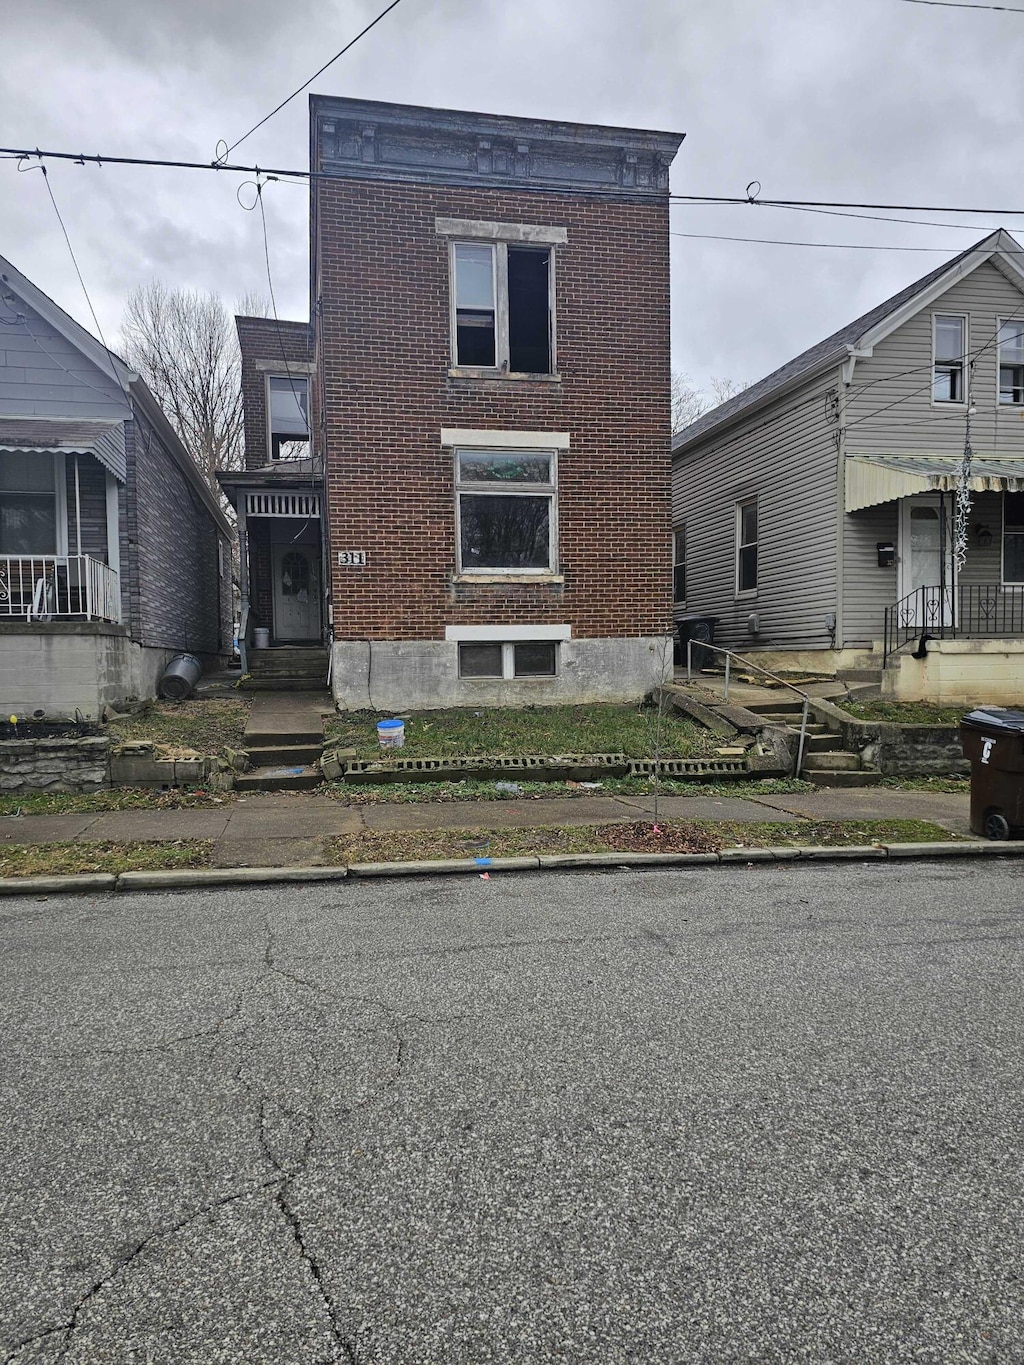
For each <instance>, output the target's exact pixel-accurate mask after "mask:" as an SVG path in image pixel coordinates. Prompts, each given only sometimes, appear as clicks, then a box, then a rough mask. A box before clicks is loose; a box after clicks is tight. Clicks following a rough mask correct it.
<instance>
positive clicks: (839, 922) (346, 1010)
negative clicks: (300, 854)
mask: <svg viewBox="0 0 1024 1365" xmlns="http://www.w3.org/2000/svg"><path fill="white" fill-rule="evenodd" d="M1022 892H1024V877H1022V874H1021V871H1020V870H1018V868H1017V867H1016V866H1015V865H1014V864H1011V863H1005V864H1003V863H999V864H992V865H986V864H983V863H979V862H974V861H972V862H970V863H952V862H945V863H943V862H939V861H936V862H933V863H915V864H912V865H909V866H907V867H905V868H903V867H891V866H879V865H877V864H863V865H838V866H826V865H822V866H805V867H799V866H796V867H790V866H784V865H780V866H757V867H753V868H749V869H744V868H735V869H730V870H723V869H711V870H709V871H707V872H704V871H703V870H696V869H695V870H687V871H685V872H682V873H680V872H679V871H677V870H671V869H668V870H650V871H645V872H639V873H638V872H626V871H611V872H608V873H593V874H573V875H564V874H563V875H557V874H556V875H532V876H518V877H502V876H500V875H497V874H492V876H491V877H490V879H489V880H488V881H482V880H480V879H478V878H476V877H473V878H464V877H460V878H451V879H445V880H437V879H430V880H410V881H393V882H381V883H367V882H357V881H355V880H353V881H352V882H350V883H344V884H334V885H330V886H317V885H310V886H303V887H295V888H285V887H272V888H267V889H249V888H246V889H238V890H231V891H206V892H199V893H173V894H165V895H164V894H153V895H140V896H136V897H130V896H127V895H118V896H116V897H96V898H88V899H87V898H67V899H61V898H57V897H53V898H50V899H45V900H29V901H26V900H23V899H21V898H11V899H8V900H6V901H0V1054H2V1057H0V1171H2V1186H0V1285H2V1290H0V1360H2V1361H4V1362H6V1365H44V1363H45V1365H56V1362H67V1365H97V1363H98V1362H103V1363H104V1365H106V1363H107V1362H115V1363H116V1365H129V1362H132V1363H134V1365H143V1362H145V1363H146V1365H165V1363H166V1365H171V1363H173V1365H181V1363H182V1362H196V1365H199V1363H200V1362H201V1363H202V1365H214V1363H215V1362H231V1363H232V1365H234V1363H235V1362H244V1363H245V1365H262V1363H264V1362H265V1363H266V1365H286V1363H289V1362H294V1363H295V1365H313V1363H314V1362H317V1363H319V1362H322V1363H323V1365H327V1362H342V1365H354V1363H355V1362H358V1363H359V1365H377V1363H378V1362H379V1363H380V1365H385V1363H386V1365H428V1363H429V1365H441V1363H442V1362H443V1363H444V1365H448V1363H449V1362H458V1363H459V1365H478V1363H481V1362H492V1361H494V1362H497V1361H501V1362H507V1361H517V1362H546V1361H567V1362H600V1363H601V1365H619V1363H620V1362H631V1361H644V1362H659V1365H661V1363H662V1362H680V1363H682V1362H708V1365H711V1363H712V1362H713V1363H714V1365H721V1363H722V1362H750V1363H751V1365H753V1363H754V1362H757V1363H758V1365H761V1362H779V1363H782V1362H815V1365H818V1363H823V1362H828V1363H829V1365H841V1363H845V1362H849V1363H850V1365H854V1363H856V1365H883V1363H884V1362H904V1361H907V1362H910V1361H913V1362H928V1363H929V1365H931V1363H934V1365H939V1362H941V1365H948V1363H949V1362H959V1361H968V1362H986V1363H991V1365H996V1363H997V1362H998V1365H1006V1362H1015V1361H1024V1288H1022V1276H1024V1256H1022V1250H1024V1199H1022V1184H1024V1182H1022V1176H1021V1141H1022V1133H1024V1114H1022V1100H1021V1080H1022V1046H1024V1044H1022V1019H1024V1013H1022V1004H1024V1001H1022V995H1024V992H1022V983H1021V958H1022V954H1021V946H1022V929H1021V922H1022V909H1024V895H1022Z"/></svg>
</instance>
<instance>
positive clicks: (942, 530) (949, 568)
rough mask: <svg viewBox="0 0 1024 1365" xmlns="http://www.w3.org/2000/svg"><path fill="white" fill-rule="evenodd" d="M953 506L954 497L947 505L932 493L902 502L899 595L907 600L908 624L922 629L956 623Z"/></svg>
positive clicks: (949, 499) (948, 499)
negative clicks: (943, 504) (943, 519)
mask: <svg viewBox="0 0 1024 1365" xmlns="http://www.w3.org/2000/svg"><path fill="white" fill-rule="evenodd" d="M953 510H954V500H953V498H952V497H947V498H946V499H945V508H943V506H942V504H941V503H940V501H939V498H938V496H937V495H932V494H922V495H921V496H919V497H915V498H903V499H902V500H901V502H900V575H899V595H900V599H901V600H902V601H904V602H905V603H906V613H907V620H906V624H907V625H911V626H920V627H921V629H922V630H925V629H932V628H934V627H937V626H950V625H954V624H955V620H954V616H955V612H956V565H955V563H954V560H953ZM943 516H944V517H945V524H943V521H942V518H943ZM911 594H913V597H911ZM908 599H909V600H908Z"/></svg>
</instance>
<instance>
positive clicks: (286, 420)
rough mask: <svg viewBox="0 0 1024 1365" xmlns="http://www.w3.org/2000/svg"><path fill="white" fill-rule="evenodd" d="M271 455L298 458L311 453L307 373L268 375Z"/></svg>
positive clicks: (271, 456) (280, 458)
mask: <svg viewBox="0 0 1024 1365" xmlns="http://www.w3.org/2000/svg"><path fill="white" fill-rule="evenodd" d="M267 408H268V411H269V415H270V458H271V459H272V460H296V459H300V458H301V457H302V456H304V455H308V453H309V380H308V378H307V377H306V376H305V375H293V374H271V375H268V376H267Z"/></svg>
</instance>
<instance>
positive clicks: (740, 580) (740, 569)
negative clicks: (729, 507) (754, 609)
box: [736, 498, 757, 593]
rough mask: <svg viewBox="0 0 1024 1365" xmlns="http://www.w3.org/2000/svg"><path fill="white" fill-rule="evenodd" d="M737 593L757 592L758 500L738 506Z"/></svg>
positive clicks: (747, 499)
mask: <svg viewBox="0 0 1024 1365" xmlns="http://www.w3.org/2000/svg"><path fill="white" fill-rule="evenodd" d="M736 591H737V593H745V592H757V499H756V498H745V499H744V501H743V502H738V503H737V504H736Z"/></svg>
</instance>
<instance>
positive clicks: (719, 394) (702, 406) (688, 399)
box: [672, 370, 748, 432]
mask: <svg viewBox="0 0 1024 1365" xmlns="http://www.w3.org/2000/svg"><path fill="white" fill-rule="evenodd" d="M747 387H748V385H747V383H746V382H738V381H737V380H735V379H712V380H711V385H710V388H708V389H698V388H697V386H696V385H695V384H693V383H692V382H691V380H690V379H689V377H688V376H687V375H685V374H683V372H682V370H673V372H672V430H673V432H676V431H682V429H683V428H684V427H688V426H689V425H690V424H691V422H696V420H697V418H698V417H703V416H704V414H705V413H706V412H710V411H711V409H712V408H717V407H718V406H719V405H720V404H722V403H727V402H728V401H729V399H730V398H735V397H736V395H737V394H738V393H742V392H743V390H744V389H745V388H747Z"/></svg>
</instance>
